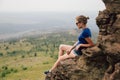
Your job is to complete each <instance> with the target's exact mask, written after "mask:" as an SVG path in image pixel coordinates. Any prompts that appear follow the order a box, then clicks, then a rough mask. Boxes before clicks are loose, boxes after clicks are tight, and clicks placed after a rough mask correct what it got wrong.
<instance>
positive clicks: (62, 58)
mask: <svg viewBox="0 0 120 80" xmlns="http://www.w3.org/2000/svg"><path fill="white" fill-rule="evenodd" d="M75 56H76V55H75V54H74V52H73V50H72V51H71V53H70V54H69V55H68V54H64V55H62V56H60V57H59V58H58V60H57V61H56V62H55V64H54V65H53V67H52V68H51V69H50V71H52V70H54V69H55V68H56V67H57V66H58V65H59V63H60V61H62V60H65V59H67V58H75Z"/></svg>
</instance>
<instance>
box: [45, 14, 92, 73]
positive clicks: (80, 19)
mask: <svg viewBox="0 0 120 80" xmlns="http://www.w3.org/2000/svg"><path fill="white" fill-rule="evenodd" d="M88 19H89V18H88V17H86V16H83V15H80V16H77V17H76V26H77V27H78V29H82V32H81V33H80V35H79V36H78V41H77V42H76V43H75V44H74V45H73V46H71V45H64V44H61V45H60V47H59V55H58V59H57V61H56V62H55V64H54V65H53V67H52V68H51V69H50V70H49V71H45V72H44V73H45V74H47V73H49V72H51V71H53V70H54V69H55V68H56V67H57V66H58V65H59V63H60V61H62V60H65V59H67V58H75V57H76V56H80V55H82V52H81V50H82V49H84V48H87V47H91V46H93V45H94V44H93V42H92V40H91V32H90V29H89V28H87V26H86V24H87V20H88ZM64 51H65V52H66V54H64Z"/></svg>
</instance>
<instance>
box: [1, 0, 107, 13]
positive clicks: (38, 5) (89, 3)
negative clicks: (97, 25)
mask: <svg viewBox="0 0 120 80" xmlns="http://www.w3.org/2000/svg"><path fill="white" fill-rule="evenodd" d="M103 9H105V6H104V4H103V2H102V0H0V12H36V11H56V12H69V11H99V10H103Z"/></svg>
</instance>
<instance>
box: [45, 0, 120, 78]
mask: <svg viewBox="0 0 120 80" xmlns="http://www.w3.org/2000/svg"><path fill="white" fill-rule="evenodd" d="M103 2H104V3H105V6H106V9H105V10H104V11H100V12H99V14H98V17H96V23H97V25H98V27H99V29H100V32H99V37H98V41H97V45H96V46H94V47H91V48H87V49H86V50H83V55H82V56H80V57H77V58H75V59H66V60H65V61H62V62H61V64H60V66H58V67H57V68H56V69H55V70H54V71H53V72H52V73H49V74H48V75H46V79H45V80H120V0H103Z"/></svg>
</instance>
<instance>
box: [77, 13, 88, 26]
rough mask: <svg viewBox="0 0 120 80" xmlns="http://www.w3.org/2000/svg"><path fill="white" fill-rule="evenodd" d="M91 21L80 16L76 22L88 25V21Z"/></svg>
mask: <svg viewBox="0 0 120 80" xmlns="http://www.w3.org/2000/svg"><path fill="white" fill-rule="evenodd" d="M88 19H89V17H86V16H84V15H80V16H77V17H76V21H78V22H82V23H84V24H87V20H88Z"/></svg>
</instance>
